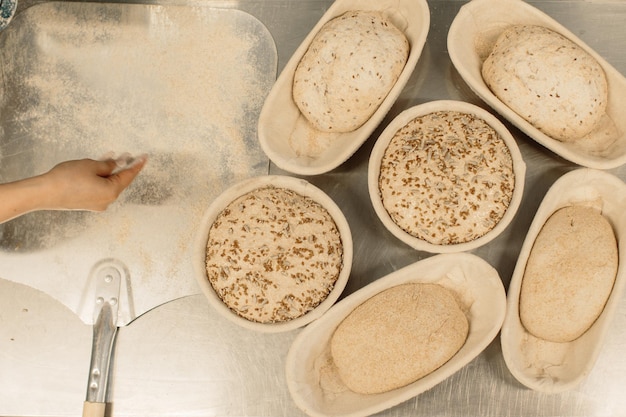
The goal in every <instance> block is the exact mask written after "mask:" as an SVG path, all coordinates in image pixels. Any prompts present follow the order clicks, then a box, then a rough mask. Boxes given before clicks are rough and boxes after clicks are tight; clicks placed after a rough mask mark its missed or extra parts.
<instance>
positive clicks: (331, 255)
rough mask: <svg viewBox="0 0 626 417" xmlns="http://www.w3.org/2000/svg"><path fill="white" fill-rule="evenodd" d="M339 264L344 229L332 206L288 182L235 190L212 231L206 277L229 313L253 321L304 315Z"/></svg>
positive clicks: (330, 286) (330, 282) (326, 289)
mask: <svg viewBox="0 0 626 417" xmlns="http://www.w3.org/2000/svg"><path fill="white" fill-rule="evenodd" d="M342 265H343V246H342V242H341V236H340V234H339V230H338V229H337V225H336V224H335V222H334V220H333V219H332V217H331V215H330V213H328V211H327V210H326V209H325V208H324V207H322V206H321V205H320V204H319V203H317V202H315V201H313V200H312V199H311V198H309V197H305V196H303V195H300V194H298V193H296V192H295V191H292V190H289V189H286V188H279V187H273V186H269V187H265V188H259V189H257V190H254V191H251V192H249V193H247V194H245V195H243V196H241V197H239V198H238V199H236V200H234V201H233V202H232V203H230V204H229V205H228V206H227V207H226V208H225V209H224V210H223V211H222V212H221V213H220V214H219V215H218V217H217V219H216V220H215V222H214V223H213V225H212V226H211V229H210V230H209V236H208V242H207V255H206V268H207V277H208V279H209V282H210V283H211V285H212V286H213V288H214V289H215V292H216V293H217V295H218V296H219V297H220V298H221V299H222V301H223V302H224V303H225V304H226V305H227V306H228V307H229V308H230V309H231V310H232V311H233V312H234V313H236V314H238V315H239V316H241V317H244V318H246V319H248V320H251V321H254V322H260V323H277V322H285V321H289V320H292V319H294V318H297V317H300V316H303V315H304V314H306V313H307V312H309V311H310V310H312V309H313V308H315V307H316V306H317V305H319V304H320V303H321V302H322V301H324V300H325V299H326V297H327V296H328V294H329V293H330V292H331V291H332V289H333V288H334V285H335V282H336V281H337V278H338V277H339V273H340V271H341V268H342Z"/></svg>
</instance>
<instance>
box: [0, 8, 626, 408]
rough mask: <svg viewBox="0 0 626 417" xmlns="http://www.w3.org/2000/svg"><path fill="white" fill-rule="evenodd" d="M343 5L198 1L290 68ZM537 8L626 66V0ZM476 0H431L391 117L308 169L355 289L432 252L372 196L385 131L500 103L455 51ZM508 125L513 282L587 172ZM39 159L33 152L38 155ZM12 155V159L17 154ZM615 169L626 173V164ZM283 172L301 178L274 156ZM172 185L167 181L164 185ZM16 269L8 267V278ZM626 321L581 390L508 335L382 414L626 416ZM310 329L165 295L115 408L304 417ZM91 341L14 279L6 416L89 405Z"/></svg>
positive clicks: (2, 289) (128, 340)
mask: <svg viewBox="0 0 626 417" xmlns="http://www.w3.org/2000/svg"><path fill="white" fill-rule="evenodd" d="M174 3H175V4H177V5H184V4H185V1H184V0H181V1H176V2H171V3H170V4H174ZM331 3H332V2H331V1H313V0H309V1H305V0H291V1H287V0H284V1H278V0H258V1H245V0H242V1H238V2H229V1H225V2H222V1H205V2H200V3H199V2H194V3H193V4H194V6H197V5H199V4H202V5H209V6H214V7H223V8H237V9H240V10H243V11H245V12H247V13H249V14H250V15H252V16H254V17H256V18H257V19H258V20H259V21H260V22H262V23H263V24H264V25H265V26H266V27H267V29H268V30H269V32H270V33H271V35H272V37H273V39H274V42H275V44H276V48H277V51H278V71H279V72H280V71H281V69H282V67H283V66H284V65H285V63H286V62H287V60H288V59H289V57H290V56H291V54H292V53H293V51H294V50H295V49H296V48H297V47H298V45H299V44H300V42H301V41H302V39H304V37H305V36H306V35H307V34H308V32H309V30H310V29H311V28H312V27H313V26H314V25H315V23H316V22H317V20H318V19H319V18H320V17H321V16H322V14H323V13H324V12H325V10H326V9H327V8H328V6H329V5H330V4H331ZM530 3H531V4H532V5H534V6H536V7H537V8H539V9H541V10H543V11H544V12H546V13H547V14H549V15H550V16H551V17H553V18H554V19H556V20H557V21H559V22H560V23H562V24H563V25H564V26H566V27H567V28H568V29H570V30H571V31H572V32H573V33H575V34H576V35H577V36H578V37H579V38H581V39H582V40H583V41H585V42H586V43H587V44H588V45H590V46H591V47H592V48H594V49H595V50H596V51H597V52H598V53H599V54H600V55H601V56H603V57H604V58H605V59H606V60H607V61H608V62H609V63H611V64H612V65H613V66H615V67H616V68H617V70H618V71H620V72H621V73H622V74H626V55H624V53H623V45H624V44H626V31H624V29H623V22H624V21H625V20H626V2H623V1H597V2H586V1H566V0H559V1H545V2H530ZM31 4H33V3H28V2H26V1H24V2H21V3H20V4H19V5H18V15H17V16H16V18H15V19H14V21H13V23H15V22H16V21H17V19H19V17H20V13H24V10H25V9H26V8H28V7H29V6H30V5H31ZM463 4H464V2H462V1H438V0H432V1H430V2H429V7H430V12H431V27H430V32H429V34H428V38H427V41H426V45H425V48H424V51H423V53H422V57H421V58H420V61H419V62H418V64H417V67H416V70H415V72H414V74H413V76H412V77H411V79H410V80H409V82H408V84H407V86H406V87H405V89H404V91H403V93H402V94H401V96H400V97H399V99H398V100H397V102H396V104H395V105H394V107H393V108H392V110H391V112H390V113H389V114H388V116H387V118H386V119H385V120H384V121H383V123H382V124H381V126H380V127H379V128H378V129H377V130H376V131H375V132H374V134H373V135H372V137H371V138H370V139H369V140H368V141H367V142H366V143H365V144H364V145H363V146H362V147H361V148H360V149H359V150H358V151H357V152H356V153H355V154H354V156H353V157H351V158H350V159H349V160H348V161H347V162H345V163H344V164H342V165H341V166H340V167H338V168H337V169H335V170H333V171H331V172H330V173H327V174H322V175H318V176H313V177H305V178H306V179H307V180H308V181H310V182H311V183H313V184H315V185H316V186H318V187H320V188H321V189H323V190H324V191H326V193H328V194H329V195H330V196H331V197H332V198H333V199H334V200H335V202H336V203H337V204H338V205H339V206H340V207H341V209H342V210H343V212H344V214H345V216H346V217H347V219H348V222H349V224H350V227H351V230H352V234H353V240H354V263H353V267H352V273H351V276H350V279H349V282H348V285H347V287H346V289H345V291H344V295H348V294H350V293H352V292H354V291H355V290H357V289H359V288H361V287H363V286H364V285H366V284H368V283H370V282H372V281H374V280H376V279H378V278H381V277H383V276H385V275H386V274H389V273H391V272H393V271H395V270H397V269H399V268H401V267H403V266H406V265H409V264H412V263H414V262H416V261H418V260H421V259H424V258H426V257H428V256H431V255H430V254H428V253H424V252H417V251H415V250H413V249H411V248H410V247H408V246H407V245H405V244H403V243H401V242H400V241H399V240H398V239H396V238H395V237H394V236H392V235H391V233H389V232H387V230H386V229H385V228H384V227H383V225H382V224H381V223H380V221H379V220H378V218H377V216H376V214H375V212H374V210H373V208H372V206H371V203H370V200H369V196H368V192H367V164H368V158H369V155H370V152H371V150H372V147H373V146H374V143H375V141H376V138H377V137H378V135H379V134H380V132H381V131H382V129H383V128H384V126H386V125H387V124H388V123H389V121H391V119H392V118H393V117H394V116H396V115H397V114H399V113H400V112H401V111H402V110H404V109H406V108H408V107H410V106H413V105H416V104H421V103H424V102H427V101H431V100H438V99H455V100H463V101H467V102H470V103H473V104H477V105H479V106H482V107H486V106H485V105H484V104H483V103H482V102H481V101H480V100H479V99H478V98H477V97H476V96H475V95H474V94H473V93H472V92H471V90H470V89H469V88H468V87H467V85H466V84H465V83H464V82H463V80H462V79H461V78H460V76H459V75H458V73H457V72H456V70H455V69H454V67H453V66H452V63H451V62H450V59H449V57H448V55H447V50H446V37H447V32H448V28H449V26H450V23H451V22H452V20H453V19H454V16H455V15H456V13H457V12H458V10H459V8H460V7H461V6H462V5H463ZM38 6H39V5H37V6H35V7H38ZM507 126H508V127H509V128H510V130H511V132H512V133H513V135H514V136H515V138H516V140H517V143H518V145H519V147H520V150H521V152H522V155H523V157H524V160H525V162H526V164H527V167H528V169H527V173H526V188H525V192H524V197H523V200H522V204H521V207H520V210H519V213H518V215H517V216H516V218H515V219H514V220H513V222H512V224H511V225H510V226H509V227H508V229H507V230H505V232H504V233H503V234H502V235H500V236H499V237H498V238H496V239H495V240H494V241H492V242H491V243H489V244H487V245H486V246H484V247H482V248H480V249H477V250H475V251H473V253H474V254H476V255H478V256H480V257H482V258H483V259H485V260H486V261H488V262H489V263H490V264H492V265H493V266H494V267H495V268H496V269H497V270H498V272H499V274H500V277H501V278H502V280H503V282H504V284H505V287H506V286H508V283H509V281H510V279H511V275H512V273H513V269H514V267H515V262H516V259H517V254H518V252H519V250H520V248H521V245H522V243H523V241H524V238H525V234H526V231H527V229H528V227H529V225H530V223H531V221H532V219H533V216H534V213H535V211H536V210H537V208H538V206H539V204H540V202H541V200H542V198H543V196H544V195H545V193H546V192H547V190H548V188H549V187H550V186H551V185H552V184H553V183H554V182H555V181H556V180H557V179H558V178H559V177H560V176H561V175H562V174H564V173H566V172H568V171H570V170H572V169H575V168H577V166H575V165H573V164H571V163H569V162H567V161H564V160H563V159H561V158H558V157H556V156H555V155H554V154H553V153H551V152H550V151H548V150H547V149H545V148H543V147H541V146H540V145H538V144H537V143H535V142H534V141H532V140H531V139H529V138H528V137H526V136H525V135H524V134H522V133H520V131H519V130H517V129H515V128H513V127H512V126H511V125H510V124H507ZM3 127H4V126H3ZM107 150H109V149H107ZM132 151H134V149H133V150H132ZM137 151H141V149H138V150H137ZM37 156H38V155H37V154H33V155H32V158H33V161H36V160H37ZM63 156H64V155H55V157H57V158H61V157H63ZM67 156H68V157H74V156H75V155H67ZM96 156H98V155H96ZM0 157H2V159H0V161H4V158H5V157H6V155H0ZM2 170H3V171H4V167H2ZM609 172H611V173H613V174H615V175H617V176H618V177H620V178H621V179H622V180H625V181H626V166H622V167H620V168H617V169H613V170H611V171H609ZM269 173H271V174H287V175H289V174H288V173H286V172H283V171H281V170H279V169H277V168H276V167H275V166H273V165H272V164H270V165H269ZM5 180H6V179H5ZM159 185H162V184H159V183H158V182H157V183H156V184H153V186H159ZM154 204H157V205H159V204H161V202H159V201H156V202H154ZM90 249H91V250H94V248H90ZM78 256H80V255H78ZM4 271H5V269H4V265H3V266H1V267H0V277H3V276H4V274H5V272H4ZM5 278H6V277H5ZM625 328H626V299H623V301H622V303H621V305H620V308H619V309H618V311H617V314H616V316H615V319H614V321H613V323H612V326H611V329H612V330H611V331H610V332H609V336H608V338H607V339H606V341H605V345H604V348H603V350H602V353H601V355H600V357H599V359H598V362H597V363H596V365H595V367H594V369H593V371H592V373H591V374H590V375H589V376H588V377H587V379H586V380H585V381H584V382H583V383H582V384H581V385H580V386H579V387H578V388H576V389H575V390H573V391H569V392H566V393H563V394H554V395H548V394H540V393H537V392H534V391H531V390H529V389H527V388H524V387H523V386H522V385H521V384H519V383H518V382H517V381H516V380H515V379H514V378H513V377H512V375H511V374H510V373H509V371H508V369H507V368H506V365H505V363H504V360H503V357H502V353H501V348H500V342H499V339H498V338H496V339H495V340H494V342H493V343H491V345H490V346H489V347H488V348H487V349H486V350H485V351H484V352H483V353H482V354H481V355H479V356H478V357H477V358H476V359H475V360H474V361H472V362H471V363H469V364H468V365H467V366H465V367H464V368H462V369H461V370H460V371H459V372H458V373H456V374H455V375H453V376H451V377H450V378H448V379H447V380H445V381H443V382H442V383H441V384H439V385H437V386H435V387H434V388H432V389H431V390H429V391H427V392H425V393H423V394H421V395H419V396H418V397H415V398H413V399H412V400H409V401H407V402H405V403H402V404H400V405H398V406H396V407H394V408H391V409H389V410H387V411H385V412H382V413H380V415H381V416H383V415H384V416H407V415H412V416H459V415H463V416H520V417H522V416H555V417H556V416H581V417H582V416H626V399H625V398H624V396H623V392H624V389H625V388H626V360H625V359H624V357H623V351H624V350H625V349H626V331H624V329H625ZM298 332H299V331H298V330H296V331H292V332H289V333H284V334H268V335H266V334H257V333H254V332H251V331H249V330H245V329H241V328H238V327H236V326H235V325H233V324H232V323H230V322H227V321H225V320H223V319H221V318H220V317H219V316H218V315H217V313H216V312H214V311H212V310H211V309H210V308H209V306H208V304H207V301H206V299H205V298H204V296H202V295H200V294H199V289H198V290H197V294H196V295H191V296H188V297H185V298H181V299H178V300H175V301H171V302H169V303H167V304H164V305H162V306H160V307H158V308H156V309H154V310H152V311H149V312H147V313H146V314H144V315H142V316H141V317H139V318H137V319H136V320H135V321H133V322H132V323H131V324H130V325H128V326H126V327H124V328H122V329H120V331H119V332H118V336H117V342H116V346H115V352H114V356H115V358H114V365H113V369H112V376H111V386H110V389H109V398H108V401H109V402H110V410H109V411H110V414H111V415H113V416H142V415H151V416H159V415H168V416H173V415H180V416H191V415H198V416H267V417H281V416H285V417H287V416H289V417H291V416H294V417H295V416H303V415H304V413H302V412H301V411H300V410H299V409H298V408H297V407H296V406H295V404H294V403H293V401H292V399H291V397H290V395H289V392H288V390H287V384H286V381H285V375H284V365H285V356H286V354H287V351H288V350H289V347H290V345H291V342H292V341H293V339H294V338H295V337H296V335H297V334H298ZM90 345H91V327H90V326H87V325H85V324H84V323H83V322H82V321H81V320H80V319H79V318H78V317H77V316H76V315H75V314H74V312H73V311H71V310H69V309H68V308H66V307H64V306H63V305H62V304H61V303H59V302H58V301H56V300H55V299H53V298H52V297H50V296H49V295H47V294H44V293H42V292H39V291H37V290H35V289H33V288H30V287H28V286H25V285H22V284H17V283H14V282H11V281H9V280H0V415H19V416H27V415H28V416H29V415H57V416H66V415H67V416H69V415H77V414H79V413H80V410H81V407H82V401H83V399H84V394H85V389H86V385H85V383H86V377H87V364H88V363H89V353H90Z"/></svg>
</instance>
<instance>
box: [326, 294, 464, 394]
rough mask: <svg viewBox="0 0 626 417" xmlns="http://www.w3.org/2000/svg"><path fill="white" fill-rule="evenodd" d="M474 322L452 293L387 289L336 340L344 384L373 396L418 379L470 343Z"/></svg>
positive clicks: (333, 341) (335, 357) (361, 308)
mask: <svg viewBox="0 0 626 417" xmlns="http://www.w3.org/2000/svg"><path fill="white" fill-rule="evenodd" d="M468 329H469V324H468V321H467V318H466V317H465V314H464V313H463V311H462V310H461V308H460V307H459V305H458V303H457V301H456V299H455V298H454V295H453V294H452V292H451V291H450V290H448V289H446V288H444V287H442V286H441V285H437V284H422V283H411V284H402V285H398V286H396V287H392V288H390V289H388V290H385V291H383V292H381V293H379V294H377V295H375V296H373V297H372V298H370V299H368V300H367V301H365V302H364V303H363V304H361V305H359V306H358V307H357V308H356V309H354V310H353V311H352V312H351V313H350V314H349V315H348V316H347V317H346V318H345V319H344V320H343V321H342V322H341V324H340V325H339V326H338V327H337V329H336V330H335V333H334V334H333V336H332V338H331V342H330V343H331V355H332V358H333V361H334V363H335V365H336V367H337V372H338V374H339V376H340V378H341V380H342V381H343V383H344V384H345V385H346V386H347V387H348V388H349V389H350V390H352V391H354V392H357V393H362V394H374V393H381V392H386V391H389V390H392V389H395V388H399V387H402V386H405V385H407V384H410V383H411V382H414V381H416V380H418V379H419V378H421V377H423V376H425V375H427V374H429V373H431V372H432V371H434V370H435V369H437V368H439V367H440V366H441V365H443V364H444V363H446V362H447V361H448V360H449V359H450V358H451V357H452V356H454V355H455V354H456V352H458V350H459V349H460V348H461V347H462V346H463V344H464V343H465V339H466V338H467V334H468Z"/></svg>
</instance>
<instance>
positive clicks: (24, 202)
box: [0, 176, 47, 223]
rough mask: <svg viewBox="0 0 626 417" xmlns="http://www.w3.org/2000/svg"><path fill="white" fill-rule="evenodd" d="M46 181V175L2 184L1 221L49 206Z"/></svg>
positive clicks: (0, 189)
mask: <svg viewBox="0 0 626 417" xmlns="http://www.w3.org/2000/svg"><path fill="white" fill-rule="evenodd" d="M45 182H46V180H45V177H43V176H36V177H32V178H27V179H24V180H20V181H15V182H11V183H7V184H0V223H3V222H6V221H8V220H11V219H13V218H15V217H18V216H21V215H22V214H25V213H28V212H31V211H35V210H42V209H45V208H47V207H46V204H47V199H46V198H45V197H46V192H45V187H46V184H45Z"/></svg>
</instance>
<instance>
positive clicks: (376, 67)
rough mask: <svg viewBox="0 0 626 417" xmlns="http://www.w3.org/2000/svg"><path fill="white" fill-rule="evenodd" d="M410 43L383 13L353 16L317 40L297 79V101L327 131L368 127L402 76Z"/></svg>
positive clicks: (327, 28) (347, 15) (339, 21)
mask: <svg viewBox="0 0 626 417" xmlns="http://www.w3.org/2000/svg"><path fill="white" fill-rule="evenodd" d="M408 54H409V43H408V40H407V39H406V36H405V35H404V33H402V31H400V30H399V29H398V28H396V27H395V26H394V25H393V23H391V22H390V21H389V20H388V19H387V18H386V17H385V16H384V15H383V14H382V13H381V12H377V11H349V12H346V13H344V14H343V15H341V16H338V17H336V18H334V19H332V20H330V21H328V22H327V23H326V24H325V25H324V26H322V28H321V29H320V31H319V32H318V33H317V35H316V36H315V37H314V38H313V40H312V42H311V44H310V45H309V48H308V50H307V51H306V52H305V54H304V55H303V57H302V59H301V60H300V62H299V64H298V66H297V68H296V70H295V74H294V79H293V99H294V101H295V103H296V105H297V106H298V108H299V109H300V111H301V113H302V114H303V116H304V117H305V118H306V119H308V121H309V122H310V123H311V125H312V126H313V127H314V128H315V129H317V130H319V131H322V132H351V131H353V130H356V129H358V128H359V127H360V126H361V125H363V123H365V122H366V121H367V120H368V119H369V118H370V117H371V116H372V114H374V112H375V111H376V110H377V109H378V107H379V106H380V104H381V103H382V102H383V100H384V99H385V97H387V94H388V93H389V91H390V90H391V88H392V87H393V86H394V84H395V83H396V81H397V79H398V77H399V76H400V74H401V73H402V70H403V68H404V65H405V64H406V61H407V58H408Z"/></svg>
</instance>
